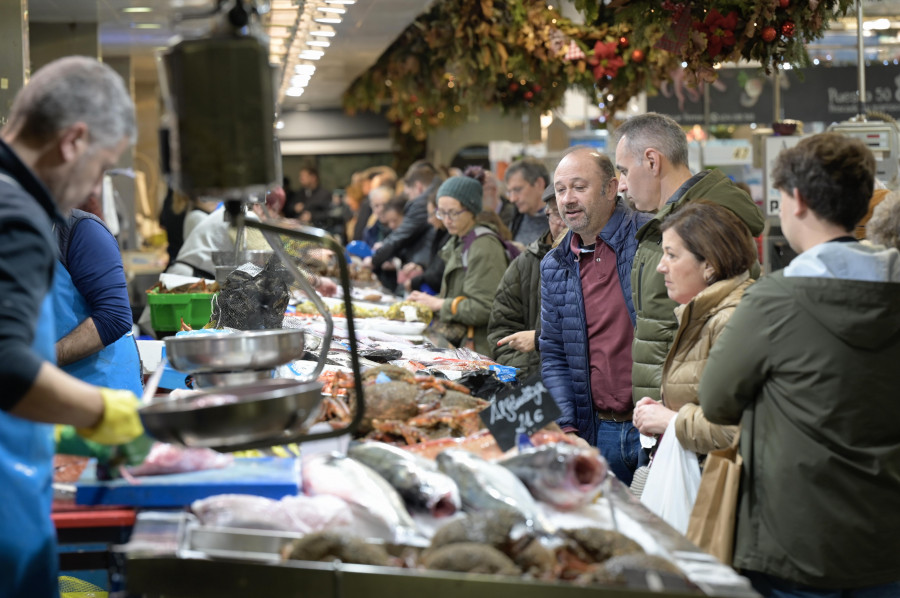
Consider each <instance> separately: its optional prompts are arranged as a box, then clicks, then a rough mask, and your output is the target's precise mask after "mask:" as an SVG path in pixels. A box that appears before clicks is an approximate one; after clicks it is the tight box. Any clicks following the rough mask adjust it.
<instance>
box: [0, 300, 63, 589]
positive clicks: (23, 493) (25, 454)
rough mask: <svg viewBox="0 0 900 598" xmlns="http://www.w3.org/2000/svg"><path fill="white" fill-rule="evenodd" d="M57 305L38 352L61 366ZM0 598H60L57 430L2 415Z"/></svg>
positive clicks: (42, 326) (46, 304)
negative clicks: (55, 496)
mask: <svg viewBox="0 0 900 598" xmlns="http://www.w3.org/2000/svg"><path fill="white" fill-rule="evenodd" d="M54 332H55V326H54V323H53V302H52V300H51V298H50V295H47V296H46V297H45V298H44V301H43V303H42V304H41V315H40V318H39V319H38V322H37V330H36V331H35V339H34V345H33V346H34V349H35V351H36V352H37V353H38V355H40V356H41V357H42V358H44V359H45V360H47V361H49V362H50V363H55V362H56V346H55V345H56V343H55V339H56V336H55V335H54ZM0 438H2V439H3V441H2V442H0V596H2V597H3V598H20V597H21V598H26V597H27V598H49V597H53V598H55V597H57V596H59V582H58V580H57V578H58V576H59V557H58V556H57V554H56V531H55V529H54V527H53V522H52V521H51V519H50V509H51V506H52V503H53V488H52V486H51V484H52V482H53V452H54V442H53V426H52V425H50V424H39V423H35V422H31V421H28V420H24V419H21V418H18V417H16V416H14V415H10V414H9V413H6V412H3V411H0Z"/></svg>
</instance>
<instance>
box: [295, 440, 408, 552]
mask: <svg viewBox="0 0 900 598" xmlns="http://www.w3.org/2000/svg"><path fill="white" fill-rule="evenodd" d="M301 467H302V478H303V492H304V493H305V494H308V495H310V496H317V495H320V494H330V495H332V496H337V497H338V498H343V499H344V500H345V501H346V502H347V503H348V504H349V505H350V508H351V509H352V511H353V515H354V518H355V520H356V523H357V524H358V528H357V529H356V530H354V531H355V532H356V535H358V536H363V537H380V538H382V539H385V540H390V541H393V542H397V543H398V544H414V543H417V540H421V539H422V536H421V534H420V532H419V530H418V528H417V527H416V524H415V522H414V521H413V520H412V517H410V516H409V513H408V512H407V510H406V506H405V505H404V504H403V499H402V498H400V495H399V494H397V491H396V490H394V489H393V488H392V487H391V485H390V484H388V483H387V482H386V481H385V479H384V478H382V477H381V476H380V475H378V474H377V473H375V472H374V471H372V469H371V468H369V467H367V466H365V465H363V464H362V463H360V462H359V461H354V460H353V459H350V458H349V457H345V456H344V455H341V454H339V453H318V454H314V455H310V456H309V457H304V458H303V459H302V464H301Z"/></svg>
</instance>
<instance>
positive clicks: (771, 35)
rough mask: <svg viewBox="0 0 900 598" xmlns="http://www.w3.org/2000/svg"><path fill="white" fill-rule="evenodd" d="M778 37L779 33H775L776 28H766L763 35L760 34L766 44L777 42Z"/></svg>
mask: <svg viewBox="0 0 900 598" xmlns="http://www.w3.org/2000/svg"><path fill="white" fill-rule="evenodd" d="M776 35H777V33H776V32H775V28H774V27H765V28H764V29H763V30H762V33H761V34H760V36H761V37H762V38H763V41H764V42H766V43H771V42H773V41H775V36H776Z"/></svg>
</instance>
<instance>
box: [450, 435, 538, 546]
mask: <svg viewBox="0 0 900 598" xmlns="http://www.w3.org/2000/svg"><path fill="white" fill-rule="evenodd" d="M437 464H438V468H439V469H440V470H441V471H443V472H444V473H446V474H447V475H448V476H450V477H451V478H453V480H454V481H455V482H456V485H457V486H459V494H460V497H461V498H462V503H463V507H464V508H465V509H466V510H471V511H489V510H493V509H511V510H513V511H516V512H518V513H521V514H522V516H523V517H524V518H525V520H526V522H527V523H528V525H529V526H532V527H534V528H535V529H537V530H540V531H546V532H552V531H553V525H552V524H550V522H549V521H547V520H546V518H545V517H544V516H543V514H542V513H541V510H540V507H539V506H538V505H537V503H536V502H535V500H534V498H533V497H532V496H531V493H530V492H529V491H528V488H526V487H525V485H524V484H523V483H522V482H521V481H520V480H519V478H517V477H516V476H515V475H514V474H513V473H512V472H511V471H510V470H508V469H506V468H505V467H503V466H502V465H498V464H496V463H491V462H489V461H485V460H484V459H482V458H481V457H479V456H478V455H474V454H472V453H470V452H468V451H464V450H458V449H450V450H446V451H444V452H443V453H441V454H440V455H438V456H437Z"/></svg>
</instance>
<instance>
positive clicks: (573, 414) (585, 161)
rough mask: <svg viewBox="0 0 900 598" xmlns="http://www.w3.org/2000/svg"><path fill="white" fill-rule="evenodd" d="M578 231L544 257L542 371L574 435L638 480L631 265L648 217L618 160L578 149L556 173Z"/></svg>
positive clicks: (626, 479) (563, 212)
mask: <svg viewBox="0 0 900 598" xmlns="http://www.w3.org/2000/svg"><path fill="white" fill-rule="evenodd" d="M553 184H554V188H555V190H556V202H557V206H558V209H559V214H560V216H561V217H562V221H563V223H564V224H565V225H566V226H568V227H569V232H568V233H567V234H566V235H565V236H564V237H563V238H562V240H561V241H560V242H559V244H558V245H557V246H556V247H555V248H554V249H552V250H551V251H550V252H549V253H548V254H547V256H546V257H545V258H544V259H543V261H542V262H541V337H540V349H541V371H542V374H543V378H544V384H545V385H546V386H547V388H548V389H549V390H550V393H551V394H552V395H553V398H554V399H555V400H556V403H557V404H558V405H559V408H560V410H561V411H562V416H561V417H560V418H559V419H558V420H557V422H558V423H559V425H560V427H562V429H563V430H564V431H565V432H569V433H577V434H578V436H580V437H581V438H583V439H584V440H586V441H587V442H589V443H590V444H592V445H594V446H597V447H598V448H599V449H600V452H602V453H603V456H604V457H606V460H607V461H608V462H609V466H610V469H611V470H612V472H613V473H615V474H616V477H617V478H619V480H621V481H622V482H623V483H625V484H630V483H631V478H632V476H633V474H634V470H635V469H637V467H638V465H641V464H642V463H640V462H639V460H640V458H641V455H642V454H643V453H642V452H641V451H640V442H639V440H638V438H639V434H638V431H637V429H635V427H634V426H633V425H632V423H631V415H632V408H633V402H632V399H631V342H632V340H633V338H634V307H633V306H632V304H631V278H630V277H629V273H630V271H631V261H632V259H633V258H634V252H635V250H636V249H637V240H636V239H635V237H634V235H635V233H636V232H637V230H638V228H640V226H641V225H642V224H643V223H644V222H646V221H647V218H648V216H646V215H643V214H640V213H638V212H634V211H632V210H631V208H629V207H628V206H627V205H626V204H625V203H624V202H623V201H620V200H618V199H617V197H616V191H617V188H618V181H617V180H616V175H615V170H614V169H613V165H612V162H610V160H609V158H608V157H606V156H605V155H604V154H602V153H600V152H598V151H597V150H594V149H592V148H589V147H583V146H582V147H575V148H572V149H570V150H569V151H568V152H567V153H566V154H565V155H564V156H563V158H562V159H561V160H560V161H559V165H558V166H557V167H556V173H555V174H554V183H553Z"/></svg>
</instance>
